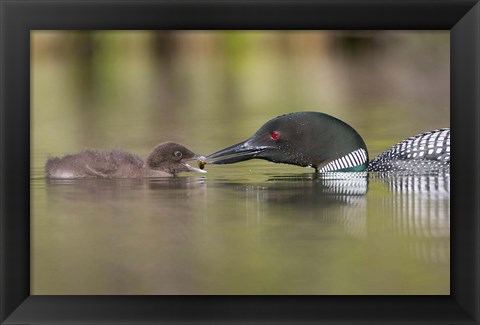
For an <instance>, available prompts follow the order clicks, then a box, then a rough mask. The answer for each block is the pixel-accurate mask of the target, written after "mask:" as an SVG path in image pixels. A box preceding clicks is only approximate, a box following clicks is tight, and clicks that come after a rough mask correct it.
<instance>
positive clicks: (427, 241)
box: [30, 32, 450, 294]
mask: <svg viewBox="0 0 480 325" xmlns="http://www.w3.org/2000/svg"><path fill="white" fill-rule="evenodd" d="M348 35H350V34H348V33H347V34H342V33H333V34H332V33H330V34H328V33H313V32H287V33H283V34H275V33H272V32H263V33H255V32H248V33H240V32H219V33H208V32H180V33H177V34H174V35H173V34H169V33H163V34H162V33H160V34H158V35H157V34H156V33H153V32H122V33H121V32H97V33H91V34H89V33H79V32H34V33H33V36H32V70H31V71H32V79H31V83H32V103H31V104H32V106H31V121H32V124H31V130H32V132H31V133H32V141H31V142H32V147H31V194H30V201H31V253H32V254H31V281H32V283H31V292H32V294H449V293H450V195H449V187H450V176H449V175H417V176H415V177H414V176H406V175H405V176H401V175H400V176H394V177H389V178H381V177H375V175H370V176H368V177H367V175H365V174H356V175H355V176H356V177H354V178H352V179H344V178H342V177H338V175H337V176H332V177H329V178H325V177H324V176H318V175H314V174H313V173H312V172H313V170H312V169H308V168H300V167H295V166H288V165H281V164H273V163H269V162H266V161H261V160H252V161H249V162H244V163H239V164H234V165H225V166H216V165H215V166H214V165H207V166H206V170H207V171H208V173H207V174H205V175H204V174H202V175H200V174H192V173H188V174H180V176H179V177H176V178H166V179H150V180H149V179H124V180H56V181H52V180H47V179H45V178H44V176H43V168H44V165H45V162H46V160H47V158H48V157H49V156H59V155H64V154H66V153H72V152H77V151H80V150H82V149H85V148H96V149H112V148H115V147H121V148H123V149H125V150H128V151H132V152H135V153H137V154H139V155H142V156H144V155H146V154H147V153H148V152H149V150H150V149H151V148H153V147H154V146H155V145H156V144H157V143H160V142H163V141H167V140H172V141H176V142H179V143H182V144H184V145H185V146H187V147H188V148H190V149H191V150H193V151H194V152H196V153H199V154H204V155H206V154H209V153H212V152H214V151H216V150H218V149H221V148H224V147H226V146H228V145H231V144H234V143H238V142H239V141H241V140H244V139H246V138H248V137H249V136H250V135H251V134H253V132H254V131H256V130H257V129H258V128H259V127H260V126H261V125H262V124H263V123H264V122H266V121H267V120H269V119H271V118H273V117H275V116H278V115H280V114H284V113H287V112H293V111H302V110H314V111H322V112H325V113H329V114H332V115H334V116H336V117H338V118H340V119H342V120H344V121H346V122H348V123H349V124H351V125H352V126H353V127H354V128H355V129H357V130H358V132H359V133H360V134H361V135H362V137H363V138H364V140H365V142H366V144H367V146H368V149H369V153H370V156H371V158H373V157H374V156H375V155H377V154H379V153H380V152H382V151H383V150H385V149H387V148H388V147H390V146H391V145H393V144H395V143H397V142H398V141H400V140H403V139H405V138H407V137H409V136H411V135H414V134H416V133H418V132H421V131H426V130H431V129H435V128H440V127H446V126H448V125H449V84H448V80H449V72H448V71H449V64H448V62H449V61H448V60H449V40H448V33H443V32H442V33H440V32H422V33H414V32H411V33H408V32H390V33H380V34H375V35H372V33H365V34H361V35H360V36H362V37H360V38H359V39H360V42H359V41H358V40H356V38H355V37H353V39H354V42H353V44H354V46H353V47H352V46H351V45H349V44H351V43H352V40H351V38H352V36H351V35H350V36H348ZM345 36H348V37H345ZM339 44H340V45H339ZM358 44H360V45H358ZM362 44H363V45H362Z"/></svg>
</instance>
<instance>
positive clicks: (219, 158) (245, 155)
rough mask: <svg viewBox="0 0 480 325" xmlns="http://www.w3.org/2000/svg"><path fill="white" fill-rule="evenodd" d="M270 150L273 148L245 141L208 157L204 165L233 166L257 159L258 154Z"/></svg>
mask: <svg viewBox="0 0 480 325" xmlns="http://www.w3.org/2000/svg"><path fill="white" fill-rule="evenodd" d="M271 148H273V147H270V146H259V145H254V144H250V143H249V141H248V140H247V141H244V142H240V143H238V144H235V145H233V146H231V147H228V148H225V149H222V150H220V151H217V152H215V153H212V154H211V155H208V156H207V157H206V163H208V164H222V165H223V164H233V163H237V162H240V161H245V160H249V159H253V158H257V156H258V154H260V153H261V152H263V151H265V150H267V149H271Z"/></svg>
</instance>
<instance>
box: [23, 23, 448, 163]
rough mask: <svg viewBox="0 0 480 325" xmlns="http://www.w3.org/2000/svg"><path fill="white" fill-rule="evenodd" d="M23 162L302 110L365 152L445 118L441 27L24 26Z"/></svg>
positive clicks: (209, 131) (213, 135) (141, 146)
mask: <svg viewBox="0 0 480 325" xmlns="http://www.w3.org/2000/svg"><path fill="white" fill-rule="evenodd" d="M31 59H32V69H31V73H32V78H31V84H32V97H31V114H32V119H31V121H32V122H31V123H32V149H33V151H34V154H33V158H34V159H33V167H34V168H37V169H39V168H43V164H44V162H45V159H46V158H47V155H48V154H52V155H58V154H63V153H66V152H71V151H75V150H79V149H84V148H85V147H98V148H112V147H116V146H120V147H123V148H125V149H129V150H134V149H137V148H138V150H139V151H140V152H139V153H141V154H146V153H148V151H149V150H150V149H151V148H152V147H153V146H154V145H155V144H157V143H159V142H162V141H165V140H173V141H178V142H181V143H183V144H185V145H186V146H187V147H190V148H191V149H192V150H194V151H196V152H199V153H202V154H208V153H211V152H213V151H216V150H217V149H220V148H221V147H223V146H225V145H228V144H231V143H237V142H238V141H241V140H243V139H245V138H247V137H249V136H250V135H251V134H253V132H254V131H256V130H257V129H258V128H259V127H260V126H261V125H262V124H263V123H264V122H266V121H267V120H269V119H271V118H273V117H275V116H277V115H280V114H283V113H288V112H293V111H303V110H313V111H321V112H325V113H328V114H331V115H334V116H336V117H338V118H340V119H342V120H344V121H346V122H347V123H349V124H351V125H352V126H353V127H354V128H355V129H357V130H358V131H359V133H360V134H361V135H362V136H363V137H364V139H365V141H366V143H367V146H368V148H369V151H370V156H372V157H373V156H374V155H376V154H378V153H380V152H381V151H383V150H385V149H386V148H387V147H390V146H391V145H393V144H394V143H396V142H397V141H400V140H403V139H404V138H406V137H408V136H411V135H414V134H416V133H418V132H421V131H425V130H430V129H433V128H439V127H446V126H449V101H450V98H449V95H450V94H449V69H450V66H449V34H448V33H447V32H425V31H415V32H414V31H410V32H313V31H301V32H299V31H291V32H288V31H287V32H274V31H271V32H269V31H266V32H258V31H219V32H207V31H206V32H202V31H179V32H154V31H95V32H82V31H70V32H69V31H60V32H59V31H34V32H32V57H31Z"/></svg>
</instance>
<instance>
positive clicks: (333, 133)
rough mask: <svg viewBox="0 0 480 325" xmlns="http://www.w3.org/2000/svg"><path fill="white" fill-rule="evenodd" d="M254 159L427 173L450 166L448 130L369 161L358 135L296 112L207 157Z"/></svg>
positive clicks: (322, 168)
mask: <svg viewBox="0 0 480 325" xmlns="http://www.w3.org/2000/svg"><path fill="white" fill-rule="evenodd" d="M253 158H258V159H265V160H268V161H272V162H275V163H284V164H292V165H297V166H303V167H312V168H315V170H316V171H317V172H320V173H323V172H361V171H371V172H389V171H411V172H430V171H440V170H445V171H446V170H449V168H450V129H449V128H444V129H438V130H434V131H430V132H425V133H421V134H418V135H416V136H413V137H411V138H408V139H406V140H404V141H402V142H400V143H398V144H396V145H394V146H393V147H391V148H390V149H388V150H386V151H385V152H383V153H382V154H380V155H379V156H378V157H376V158H375V159H373V160H372V161H370V162H369V159H368V151H367V147H366V145H365V142H364V141H363V139H362V137H361V136H360V135H359V134H358V132H357V131H355V129H353V128H352V127H351V126H350V125H348V124H347V123H345V122H343V121H341V120H339V119H337V118H335V117H333V116H330V115H327V114H324V113H319V112H296V113H290V114H285V115H281V116H278V117H276V118H274V119H272V120H270V121H268V122H267V123H265V124H264V125H263V126H262V127H261V128H260V129H259V130H258V131H257V132H256V133H255V134H254V135H253V136H252V137H250V138H249V139H248V140H246V141H242V142H240V143H238V144H235V145H233V146H231V147H228V148H225V149H222V150H219V151H217V152H215V153H213V154H211V155H209V156H207V157H206V161H205V162H206V163H209V164H232V163H236V162H240V161H245V160H249V159H253Z"/></svg>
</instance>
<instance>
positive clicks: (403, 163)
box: [367, 128, 450, 172]
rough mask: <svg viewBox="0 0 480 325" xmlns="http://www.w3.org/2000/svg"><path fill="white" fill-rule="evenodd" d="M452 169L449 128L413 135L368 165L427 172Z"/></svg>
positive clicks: (375, 169)
mask: <svg viewBox="0 0 480 325" xmlns="http://www.w3.org/2000/svg"><path fill="white" fill-rule="evenodd" d="M449 169H450V129H449V128H444V129H439V130H434V131H430V132H424V133H421V134H418V135H415V136H413V137H410V138H408V139H406V140H404V141H402V142H400V143H398V144H396V145H394V146H393V147H391V148H390V149H388V150H386V151H385V152H383V153H382V154H380V155H379V156H378V157H376V158H375V159H373V160H372V161H371V162H370V163H369V164H368V167H367V171H369V172H388V171H413V172H428V171H438V170H445V171H446V170H449Z"/></svg>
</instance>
